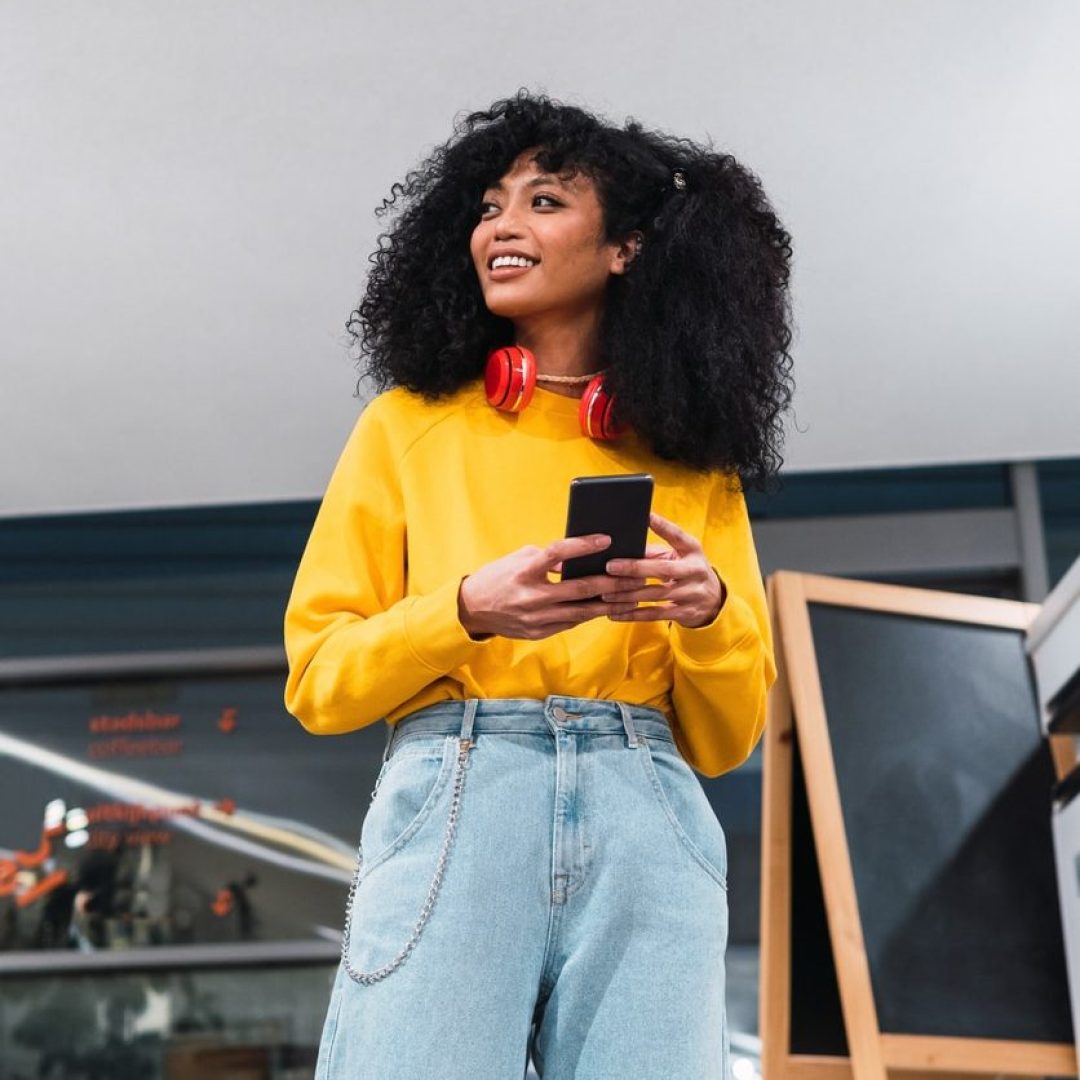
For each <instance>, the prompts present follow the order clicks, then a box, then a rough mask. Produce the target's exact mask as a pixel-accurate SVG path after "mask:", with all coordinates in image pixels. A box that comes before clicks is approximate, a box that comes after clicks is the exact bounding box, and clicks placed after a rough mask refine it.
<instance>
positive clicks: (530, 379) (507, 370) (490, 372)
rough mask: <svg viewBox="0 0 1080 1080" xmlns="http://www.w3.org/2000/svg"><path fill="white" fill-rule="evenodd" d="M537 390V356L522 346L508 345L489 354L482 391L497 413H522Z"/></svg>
mask: <svg viewBox="0 0 1080 1080" xmlns="http://www.w3.org/2000/svg"><path fill="white" fill-rule="evenodd" d="M535 388H536V357H534V356H533V354H532V353H531V352H529V350H528V349H526V348H524V347H523V346H521V345H507V346H505V347H503V348H501V349H493V350H492V351H491V352H490V353H488V358H487V366H486V368H485V369H484V392H485V393H486V394H487V399H488V401H489V402H490V403H491V404H492V405H494V406H495V408H496V409H498V410H499V411H500V412H514V413H516V412H521V410H522V409H524V408H525V406H526V405H528V404H529V402H530V401H532V396H533V390H534V389H535Z"/></svg>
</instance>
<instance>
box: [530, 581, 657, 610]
mask: <svg viewBox="0 0 1080 1080" xmlns="http://www.w3.org/2000/svg"><path fill="white" fill-rule="evenodd" d="M644 584H645V579H644V578H643V577H642V578H629V577H621V578H614V577H612V576H611V575H610V574H590V575H589V576H588V577H582V578H573V579H572V580H570V581H556V582H553V583H552V586H551V588H550V589H549V590H548V596H549V598H550V599H551V600H552V601H553V602H554V603H556V604H566V603H571V602H572V601H574V600H587V599H589V598H590V597H593V596H599V595H600V594H601V593H605V592H614V591H618V590H619V589H634V588H640V587H641V586H642V585H644Z"/></svg>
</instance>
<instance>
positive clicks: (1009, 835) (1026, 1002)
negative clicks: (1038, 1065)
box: [791, 602, 1073, 1054]
mask: <svg viewBox="0 0 1080 1080" xmlns="http://www.w3.org/2000/svg"><path fill="white" fill-rule="evenodd" d="M808 608H809V615H810V624H811V629H812V635H813V641H814V650H815V653H816V658H817V666H818V672H819V677H820V682H821V688H822V694H823V698H824V704H825V713H826V717H827V722H828V729H829V740H830V744H831V749H832V755H833V761H834V764H835V768H836V776H837V786H838V790H839V794H840V803H841V807H842V812H843V823H844V828H845V831H846V834H847V840H848V845H849V851H850V855H851V865H852V873H853V877H854V884H855V892H856V896H857V901H858V908H859V914H860V918H861V922H862V929H863V936H864V940H865V945H866V951H867V957H868V960H869V966H870V974H871V981H872V984H873V993H874V1001H875V1005H876V1008H877V1014H878V1022H879V1028H880V1030H881V1031H882V1032H883V1033H889V1034H896V1035H904V1034H912V1035H930V1036H946V1037H954V1038H967V1039H1007V1040H1017V1041H1031V1042H1039V1043H1071V1042H1072V1040H1073V1032H1072V1022H1071V1018H1070V1013H1069V991H1068V981H1067V975H1066V970H1065V958H1064V957H1065V952H1064V945H1063V941H1062V932H1061V923H1060V916H1059V912H1058V901H1057V886H1056V880H1055V870H1054V858H1053V843H1052V838H1051V830H1050V792H1051V789H1052V787H1053V785H1054V780H1055V775H1054V768H1053V763H1052V759H1051V756H1050V752H1049V749H1048V746H1047V744H1046V741H1045V740H1044V739H1043V738H1042V736H1041V732H1040V727H1039V709H1038V703H1037V699H1036V695H1035V689H1034V686H1033V683H1032V679H1031V673H1030V669H1029V666H1028V661H1027V657H1026V655H1025V652H1024V637H1023V632H1022V631H1019V630H1013V629H1003V628H1001V627H996V626H985V625H972V624H968V623H959V622H949V621H945V620H942V619H934V618H922V617H917V616H911V615H901V614H896V613H891V612H882V611H875V610H864V609H860V608H855V607H845V606H841V605H836V604H825V603H819V602H811V603H810V604H809V605H808ZM796 731H798V725H796ZM793 779H794V790H793V795H794V797H793V801H792V813H793V822H792V833H791V835H792V841H793V866H792V899H791V903H792V949H791V964H792V972H791V975H792V978H791V986H792V1014H791V1015H792V1031H791V1035H792V1037H791V1043H792V1045H791V1052H793V1053H800V1054H812V1053H825V1054H835V1053H842V1052H843V1050H844V1045H843V1043H842V1040H841V1038H840V1034H841V1033H840V1032H839V1031H838V1028H837V1025H836V1022H835V1021H836V1018H837V1006H838V998H837V990H836V972H835V969H834V968H833V966H832V963H831V960H830V959H829V958H826V957H825V956H823V955H822V953H823V948H822V944H821V942H820V940H818V938H820V936H821V935H822V931H823V930H824V937H825V940H826V942H827V928H825V927H824V919H823V912H824V908H823V901H822V897H821V885H820V879H819V877H818V876H817V874H816V863H815V865H814V866H812V867H811V866H808V865H807V864H806V860H807V857H808V856H807V852H808V851H810V852H812V847H811V845H810V844H809V843H808V838H809V836H810V831H809V827H808V821H807V818H808V816H809V810H808V806H807V801H806V797H805V794H804V792H803V783H802V774H801V771H800V769H799V758H798V755H796V758H795V776H794V778H793ZM809 857H810V858H811V860H813V856H812V854H811V855H810V856H809ZM826 951H827V950H826ZM815 1011H818V1016H817V1017H816V1019H817V1021H818V1023H815V1022H814V1021H815V1015H814V1014H815ZM821 1021H826V1022H825V1023H821ZM815 1031H816V1034H815Z"/></svg>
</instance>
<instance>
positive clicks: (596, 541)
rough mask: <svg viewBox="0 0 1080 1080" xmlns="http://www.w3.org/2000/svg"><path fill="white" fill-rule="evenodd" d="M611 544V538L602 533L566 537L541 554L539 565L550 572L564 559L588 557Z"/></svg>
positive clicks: (555, 541) (550, 545) (554, 542)
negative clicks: (580, 556) (579, 556)
mask: <svg viewBox="0 0 1080 1080" xmlns="http://www.w3.org/2000/svg"><path fill="white" fill-rule="evenodd" d="M610 543H611V537H610V536H607V535H605V534H604V533H589V534H588V535H587V536H566V537H563V539H561V540H554V541H552V542H551V543H550V544H548V546H547V547H546V548H544V550H543V551H542V552H541V555H540V560H541V565H542V566H543V567H544V569H546V570H550V569H551V568H552V567H554V566H555V565H557V564H561V563H562V561H563V560H564V559H573V558H575V557H576V556H578V555H588V554H590V553H591V552H594V551H601V550H603V549H604V548H606V547H607V546H608V545H609V544H610Z"/></svg>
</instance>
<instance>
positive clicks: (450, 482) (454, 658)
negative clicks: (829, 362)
mask: <svg viewBox="0 0 1080 1080" xmlns="http://www.w3.org/2000/svg"><path fill="white" fill-rule="evenodd" d="M399 195H401V196H404V197H405V200H406V206H405V208H404V209H403V210H402V212H401V216H400V219H399V221H398V222H397V224H396V227H395V228H394V230H393V231H392V232H390V233H389V234H387V235H386V236H384V237H383V238H381V242H380V245H379V250H378V251H377V252H376V253H375V255H374V256H373V258H372V262H373V269H372V271H371V274H370V277H369V280H368V283H367V287H366V292H365V295H364V297H363V299H362V301H361V303H360V305H359V307H358V308H357V310H356V312H355V313H354V315H353V318H352V320H351V321H350V329H351V330H352V332H353V334H354V338H355V340H357V341H359V342H360V343H361V344H362V346H363V348H364V350H365V352H366V353H367V355H368V357H369V363H368V367H367V374H369V375H370V376H372V377H373V379H374V382H375V384H376V386H377V388H378V389H379V390H381V391H384V392H382V393H380V394H379V395H378V396H376V397H375V399H374V400H373V401H372V402H371V403H370V404H369V405H368V407H367V408H366V409H365V410H364V412H363V413H362V415H361V416H360V419H359V421H358V422H357V424H356V426H355V428H354V430H353V433H352V435H351V436H350V438H349V441H348V443H347V445H346V447H345V449H344V451H343V453H342V456H341V459H340V460H339V462H338V465H337V467H336V469H335V471H334V474H333V476H332V478H331V480H330V483H329V486H328V489H327V492H326V495H325V498H324V500H323V503H322V506H321V508H320V510H319V514H318V517H317V519H316V521H315V525H314V527H313V530H312V533H311V537H310V540H309V541H308V545H307V548H306V550H305V552H304V556H303V559H302V561H301V564H300V567H299V571H298V573H297V577H296V583H295V586H294V588H293V592H292V596H291V598H290V601H289V605H288V610H287V612H286V616H285V642H286V649H287V653H288V658H289V675H288V682H287V686H286V691H285V701H286V705H287V707H288V709H289V710H290V712H292V713H293V714H294V715H295V716H296V717H297V718H298V719H299V720H300V722H301V723H302V724H303V725H304V727H305V728H307V729H308V730H309V731H312V732H314V733H316V734H323V735H327V734H339V733H344V732H347V731H352V730H355V729H357V728H361V727H364V726H366V725H368V724H372V723H375V722H377V721H379V720H381V719H385V720H386V721H387V724H388V729H387V736H388V738H387V744H386V751H385V753H384V757H383V766H382V770H381V772H380V774H379V779H378V781H377V783H376V786H375V791H374V793H373V795H372V801H371V805H370V807H369V808H368V811H367V814H366V815H365V817H364V821H363V824H362V828H361V835H360V857H359V859H358V862H357V868H356V874H355V875H354V878H353V882H352V887H351V889H350V891H349V897H348V903H347V908H346V917H345V933H344V936H343V942H342V959H341V964H340V965H339V968H338V972H337V976H336V979H335V982H334V987H333V992H332V995H331V1001H330V1006H329V1011H328V1013H327V1017H326V1022H325V1026H324V1029H323V1036H322V1042H321V1046H320V1054H319V1065H318V1071H317V1076H320V1077H333V1078H344V1077H349V1078H356V1080H359V1078H365V1080H366V1078H372V1080H376V1078H377V1080H395V1078H402V1080H405V1078H408V1080H417V1078H426V1077H431V1078H435V1077H438V1078H440V1080H454V1078H461V1080H507V1078H510V1077H520V1076H521V1075H522V1074H523V1072H524V1071H525V1068H526V1059H527V1056H528V1054H529V1053H530V1052H531V1054H532V1057H533V1060H534V1062H535V1064H536V1067H537V1070H538V1071H539V1073H540V1075H541V1076H546V1077H555V1078H559V1080H563V1078H569V1077H575V1078H577V1080H599V1078H601V1077H619V1078H624V1077H630V1076H632V1077H634V1078H635V1080H654V1078H655V1080H671V1078H675V1077H677V1078H688V1080H689V1078H693V1080H713V1078H720V1077H726V1076H727V1053H728V1051H727V1032H726V1028H725V1012H724V950H725V946H726V938H727V894H726V861H727V855H726V847H725V840H724V835H723V830H722V828H721V826H720V824H719V822H717V820H716V817H715V815H714V814H713V812H712V810H711V808H710V806H709V803H708V800H707V798H706V796H705V794H704V792H703V791H702V789H701V786H700V784H699V783H698V780H697V778H696V777H695V775H694V772H693V770H694V769H696V770H698V771H699V772H701V773H703V774H704V775H707V776H716V775H719V774H720V773H722V772H725V771H727V770H729V769H733V768H735V767H736V766H737V765H739V764H740V763H741V762H742V761H744V760H745V759H746V757H747V756H748V755H749V754H750V752H751V751H752V749H753V747H754V745H755V743H756V742H757V740H758V737H759V736H760V734H761V730H762V726H763V723H764V717H765V697H766V691H767V690H768V687H769V686H770V685H771V683H772V682H773V680H774V678H775V667H774V663H773V652H772V640H771V634H770V627H769V621H768V613H767V610H766V604H765V597H764V592H763V587H762V581H761V576H760V571H759V567H758V561H757V557H756V554H755V550H754V545H753V540H752V536H751V533H750V527H749V522H748V519H747V514H746V507H745V503H744V499H743V494H742V491H743V483H745V482H754V483H759V484H760V483H762V482H763V481H765V480H766V479H768V478H770V477H771V476H772V475H774V474H775V472H776V471H777V470H778V468H779V464H780V460H779V457H778V454H777V446H778V445H779V443H780V440H781V435H782V427H781V422H780V414H781V412H782V411H783V410H784V409H785V408H786V407H787V405H788V403H789V399H790V395H791V385H790V377H789V371H790V366H791V360H790V357H789V355H788V352H787V349H788V344H789V342H790V331H789V328H788V297H787V282H788V266H789V260H790V255H791V249H790V245H789V237H788V235H787V234H786V233H785V231H784V230H783V228H782V227H781V225H780V224H779V222H778V221H777V219H776V217H775V215H774V214H773V212H772V210H771V209H770V207H769V205H768V202H767V201H766V199H765V197H764V195H763V193H762V191H761V188H760V186H759V184H758V182H757V180H756V178H754V177H753V176H752V174H750V173H749V172H747V171H746V170H745V169H744V168H742V167H741V166H740V165H738V164H737V163H736V162H735V161H734V160H733V159H732V158H731V157H730V156H726V155H721V154H716V153H713V152H711V151H709V150H706V149H702V148H701V147H698V146H696V145H695V144H694V143H692V142H690V141H688V140H684V139H677V138H673V137H670V136H664V135H660V134H657V133H654V132H648V131H645V130H643V129H642V128H641V126H640V125H639V124H637V123H636V122H633V121H629V122H628V123H627V124H626V125H625V127H624V128H618V127H616V126H613V125H609V124H607V123H605V122H603V121H602V120H600V119H598V118H596V117H595V116H593V115H591V114H589V113H587V112H585V111H584V110H581V109H579V108H575V107H569V106H565V105H562V104H559V103H557V102H554V101H552V100H550V99H549V98H547V97H546V96H544V95H531V94H529V93H528V92H527V91H524V90H522V91H519V92H518V94H517V95H516V96H515V97H513V98H510V99H507V100H503V101H499V102H496V103H495V104H494V105H493V106H492V108H491V109H490V110H489V111H487V112H478V113H475V114H472V115H470V116H468V117H467V118H466V119H465V120H464V121H463V122H462V123H460V125H459V127H458V129H457V130H456V131H455V134H454V136H453V137H452V138H451V139H450V140H449V141H448V142H447V143H446V144H445V145H444V146H442V147H440V148H438V149H437V150H436V151H435V152H434V153H433V154H432V155H431V156H430V158H429V160H428V161H427V162H426V163H425V164H424V166H423V167H421V168H420V169H418V170H416V171H414V172H411V173H410V174H409V175H408V177H407V178H406V182H405V184H404V185H395V188H394V198H393V199H392V200H390V201H389V202H387V203H384V205H383V207H382V208H381V210H380V211H379V212H380V213H382V212H385V211H386V210H387V209H389V208H390V207H391V206H392V205H393V204H394V202H395V201H396V199H397V197H398V196H399ZM522 364H525V365H526V367H525V369H521V368H520V365H522ZM530 364H531V365H532V371H531V374H530V370H529V367H528V365H530ZM598 373H599V374H598ZM508 384H509V385H508ZM530 384H531V387H530ZM583 388H584V391H583ZM530 389H532V390H533V392H532V393H531V396H530ZM586 399H587V402H588V403H591V404H594V405H596V406H597V409H598V411H596V412H593V413H589V414H588V415H586V412H587V409H586V406H583V405H582V404H581V401H582V400H586ZM515 408H516V410H517V411H513V410H514V409H515ZM641 472H647V473H650V474H652V476H653V477H654V481H655V490H654V496H653V508H654V511H655V512H654V513H653V515H652V517H651V521H650V527H651V529H652V531H653V533H655V535H656V537H658V538H659V540H660V541H662V542H661V543H654V544H650V545H649V546H648V547H647V548H646V551H645V557H644V558H643V559H630V560H611V561H609V563H608V564H607V566H606V572H604V573H602V574H595V575H592V576H589V577H585V578H581V579H576V580H566V581H563V580H561V579H560V577H559V571H560V568H561V564H562V562H563V561H564V560H566V559H570V558H573V557H575V556H578V555H581V554H583V553H587V552H590V551H592V552H596V551H599V550H602V548H603V546H604V545H605V544H606V543H607V542H608V538H607V537H604V536H587V537H575V538H571V539H564V538H562V533H563V529H564V527H565V520H566V505H567V492H568V487H569V483H570V481H571V480H572V479H573V478H574V477H577V476H586V475H607V474H625V473H641Z"/></svg>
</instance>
